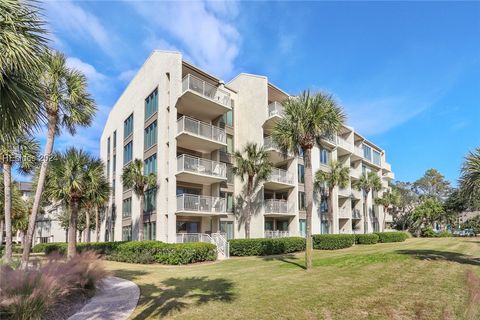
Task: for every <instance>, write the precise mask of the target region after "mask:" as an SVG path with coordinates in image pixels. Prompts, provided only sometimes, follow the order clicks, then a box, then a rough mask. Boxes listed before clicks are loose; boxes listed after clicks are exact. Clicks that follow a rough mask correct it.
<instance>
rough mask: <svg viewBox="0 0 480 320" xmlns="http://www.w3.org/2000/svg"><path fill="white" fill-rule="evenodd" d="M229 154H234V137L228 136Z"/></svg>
mask: <svg viewBox="0 0 480 320" xmlns="http://www.w3.org/2000/svg"><path fill="white" fill-rule="evenodd" d="M226 151H227V153H230V154H232V153H233V136H231V135H229V134H227V149H226Z"/></svg>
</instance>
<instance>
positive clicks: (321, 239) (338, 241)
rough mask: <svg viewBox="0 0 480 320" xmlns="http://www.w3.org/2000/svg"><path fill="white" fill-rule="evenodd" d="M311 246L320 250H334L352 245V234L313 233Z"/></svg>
mask: <svg viewBox="0 0 480 320" xmlns="http://www.w3.org/2000/svg"><path fill="white" fill-rule="evenodd" d="M312 237H313V248H314V249H320V250H336V249H343V248H348V247H351V246H353V244H354V243H355V235H354V234H314V235H313V236H312Z"/></svg>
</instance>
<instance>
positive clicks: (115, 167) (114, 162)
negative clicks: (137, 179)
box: [112, 154, 117, 173]
mask: <svg viewBox="0 0 480 320" xmlns="http://www.w3.org/2000/svg"><path fill="white" fill-rule="evenodd" d="M116 170H117V155H116V154H114V155H113V170H112V171H113V172H114V173H115V171H116Z"/></svg>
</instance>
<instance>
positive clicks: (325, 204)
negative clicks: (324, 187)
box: [320, 197, 328, 217]
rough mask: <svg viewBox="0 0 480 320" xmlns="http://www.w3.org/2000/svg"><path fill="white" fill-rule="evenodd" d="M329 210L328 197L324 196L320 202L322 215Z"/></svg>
mask: <svg viewBox="0 0 480 320" xmlns="http://www.w3.org/2000/svg"><path fill="white" fill-rule="evenodd" d="M327 212H328V201H327V199H326V197H324V198H322V201H321V202H320V213H322V216H324V214H325V213H327ZM325 217H326V216H325Z"/></svg>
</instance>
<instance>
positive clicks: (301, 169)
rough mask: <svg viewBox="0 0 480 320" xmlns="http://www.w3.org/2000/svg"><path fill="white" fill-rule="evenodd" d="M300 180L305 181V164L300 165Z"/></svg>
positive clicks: (300, 181)
mask: <svg viewBox="0 0 480 320" xmlns="http://www.w3.org/2000/svg"><path fill="white" fill-rule="evenodd" d="M298 182H299V183H305V166H304V165H303V164H299V165H298Z"/></svg>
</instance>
